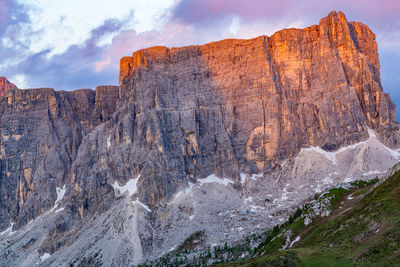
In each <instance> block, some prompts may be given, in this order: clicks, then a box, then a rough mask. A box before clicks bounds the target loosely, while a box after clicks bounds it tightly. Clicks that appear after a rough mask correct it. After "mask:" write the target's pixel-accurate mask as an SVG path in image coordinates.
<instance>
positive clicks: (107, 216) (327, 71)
mask: <svg viewBox="0 0 400 267" xmlns="http://www.w3.org/2000/svg"><path fill="white" fill-rule="evenodd" d="M119 80H120V85H119V87H115V86H100V87H98V88H97V89H96V90H95V91H92V90H89V89H82V90H76V91H72V92H64V91H54V90H53V89H31V90H11V91H7V92H6V93H5V95H4V96H3V97H0V118H1V120H0V126H1V142H0V148H1V158H0V163H1V164H0V192H1V198H0V231H4V230H6V229H7V228H8V227H10V225H11V227H12V228H11V229H9V230H6V231H5V232H4V233H11V232H12V231H16V230H19V231H20V232H18V233H19V234H15V235H14V237H13V236H12V235H11V239H10V240H13V241H10V240H8V239H4V240H8V241H4V243H2V245H3V246H2V248H4V249H5V251H8V252H7V253H5V254H3V255H0V262H3V263H7V264H10V263H19V264H22V263H24V264H28V263H32V262H35V261H37V260H38V255H43V253H49V254H52V255H53V254H54V253H58V255H59V257H58V261H57V260H54V261H49V262H48V263H52V264H54V265H57V264H62V261H63V259H71V255H74V257H76V258H77V261H76V262H79V260H82V258H83V257H86V256H88V255H102V257H103V258H102V261H103V262H108V263H109V264H117V263H118V264H122V265H124V264H125V265H129V264H136V263H138V262H140V261H141V260H142V259H144V258H152V257H155V256H157V255H160V254H162V253H165V252H166V251H168V249H166V248H167V247H168V246H169V248H170V247H172V246H176V245H177V243H178V242H183V241H184V239H185V238H186V237H187V235H190V234H191V233H192V232H191V231H197V230H199V229H200V228H202V229H204V230H205V232H206V233H207V232H208V233H213V235H210V236H209V242H210V244H212V242H214V243H215V242H217V243H218V242H222V243H223V242H225V241H223V239H222V238H232V239H233V240H234V239H235V238H237V237H238V236H239V235H241V234H243V233H241V231H239V232H235V231H236V230H235V231H233V230H232V232H229V231H228V232H229V233H225V232H221V226H223V225H230V226H231V227H233V228H232V229H243V226H244V225H243V222H245V223H246V224H247V226H246V227H247V228H248V229H245V231H248V232H250V231H255V228H251V227H249V225H252V224H254V225H258V227H260V224H262V223H264V224H266V222H267V225H266V226H265V227H266V228H268V227H270V226H271V225H274V224H276V223H278V222H279V220H278V219H279V218H278V217H276V218H275V217H272V216H278V215H279V214H281V213H282V211H283V210H286V209H288V208H290V207H293V206H294V205H296V204H298V203H300V202H301V201H303V200H304V199H305V198H307V197H309V196H311V195H312V194H313V193H315V192H319V191H320V190H322V189H323V188H325V187H327V186H332V185H334V184H335V183H339V182H342V181H343V180H345V179H350V180H351V179H356V178H359V177H362V176H363V175H365V178H367V177H370V176H371V175H377V174H383V173H384V171H385V170H386V169H388V168H389V167H390V165H392V164H394V163H395V162H396V161H397V160H398V158H399V154H398V152H397V151H395V150H392V149H394V148H397V147H398V146H399V140H400V139H399V132H398V125H397V122H396V118H395V107H394V104H393V103H392V101H391V100H390V97H389V95H387V94H385V93H384V92H383V90H382V86H381V81H380V75H379V59H378V53H377V44H376V41H375V35H374V33H373V32H372V31H371V30H370V29H369V28H368V27H367V26H365V25H364V24H361V23H358V22H348V21H347V20H346V18H345V16H344V14H343V13H341V12H338V13H336V12H332V13H330V14H329V15H328V16H327V17H325V18H323V19H322V20H321V21H320V23H319V25H314V26H311V27H308V28H305V29H287V30H282V31H279V32H277V33H275V34H274V35H272V36H270V37H268V36H260V37H257V38H255V39H250V40H223V41H219V42H215V43H210V44H205V45H202V46H189V47H182V48H171V49H169V48H166V47H152V48H148V49H143V50H140V51H137V52H135V53H134V54H133V56H132V57H125V58H122V60H121V70H120V78H119ZM375 133H376V135H375ZM385 145H386V146H385ZM310 147H311V148H310ZM389 147H390V148H392V149H390V148H389ZM375 159H376V160H375ZM321 166H322V167H321ZM206 177H207V178H206ZM218 177H221V178H225V179H219V178H218ZM204 178H206V179H204ZM324 179H325V180H324ZM218 183H220V184H218ZM221 184H222V185H221ZM303 186H304V188H303V189H302V192H298V191H296V190H294V189H293V188H302V187H303ZM268 194H270V197H271V198H273V200H271V203H270V204H265V203H266V202H265V196H266V195H268ZM289 196H290V201H289ZM251 203H253V204H251ZM249 205H250V206H249ZM257 205H258V206H257ZM263 205H269V206H263ZM249 207H250V208H251V211H252V212H253V211H254V214H252V215H251V217H248V216H247V211H246V210H248V209H249ZM228 210H230V211H229V212H231V211H238V212H237V216H239V217H240V218H239V217H235V216H234V215H232V214H233V213H234V212H233V213H231V214H230V215H229V214H226V213H223V212H225V211H228ZM243 210H244V211H245V212H243ZM202 214H203V215H202ZM253 215H254V216H253ZM193 218H194V219H193ZM232 218H234V219H232ZM271 218H275V219H271ZM171 222H174V224H175V225H171ZM177 225H179V229H175V228H177V227H178V226H177ZM196 227H197V228H198V229H197V228H196ZM246 227H245V228H246ZM110 229H112V234H111V232H109V231H111V230H110ZM7 231H8V232H7ZM10 231H11V232H10ZM29 233H30V234H29ZM5 235H6V234H5ZM27 236H35V237H34V238H33V237H32V238H33V239H34V240H33V241H32V240H30V239H29V240H28V239H27ZM7 238H8V237H7ZM104 240H109V241H107V242H111V241H110V240H113V241H112V242H114V243H112V244H113V245H112V246H107V245H105V244H107V242H106V243H104V242H105V241H104ZM2 242H3V241H2ZM174 242H175V243H174ZM22 247H23V250H24V251H25V252H24V253H25V254H26V255H25V254H24V255H25V256H23V257H22V256H21V257H19V256H16V255H17V254H16V253H17V251H19V250H21V248H22ZM99 251H100V252H99ZM101 251H103V252H101ZM106 251H113V252H112V253H111V252H106ZM21 255H22V254H21ZM127 255H131V256H132V255H133V256H132V259H127V258H126V256H127ZM96 257H97V256H96ZM118 257H119V259H118V260H117V258H118ZM78 259H79V260H78ZM121 259H126V262H121ZM64 263H65V262H64Z"/></svg>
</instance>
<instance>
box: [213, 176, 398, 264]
mask: <svg viewBox="0 0 400 267" xmlns="http://www.w3.org/2000/svg"><path fill="white" fill-rule="evenodd" d="M377 182H378V179H374V180H372V181H369V182H363V181H358V182H354V183H352V184H351V186H350V187H336V188H334V189H331V190H330V191H329V192H327V193H324V194H322V195H317V196H316V197H315V199H314V200H313V201H311V202H310V203H309V204H307V205H305V206H304V207H303V208H302V209H299V210H298V211H296V213H295V214H293V215H292V216H291V218H290V219H289V220H288V221H287V222H286V223H284V224H282V225H280V226H276V227H275V228H274V229H273V230H272V231H270V233H269V234H268V235H267V236H266V238H265V240H264V242H262V243H261V244H260V246H258V248H257V249H256V251H255V254H254V258H253V259H249V260H246V261H239V262H233V263H225V264H220V266H399V265H400V171H397V172H396V173H394V175H393V176H391V177H390V178H388V179H387V180H386V181H384V182H383V183H381V184H377ZM318 214H319V215H318ZM322 215H324V216H322ZM307 218H311V219H310V223H308V224H307V225H306V224H305V223H304V222H305V220H306V219H307ZM296 238H297V240H298V241H297V242H293V241H294V240H296Z"/></svg>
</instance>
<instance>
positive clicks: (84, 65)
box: [7, 19, 124, 90]
mask: <svg viewBox="0 0 400 267" xmlns="http://www.w3.org/2000/svg"><path fill="white" fill-rule="evenodd" d="M123 24H124V21H123V20H116V19H108V20H106V21H105V22H104V23H103V24H102V25H101V26H99V27H97V28H95V29H93V30H92V31H91V33H90V37H89V38H88V39H87V40H86V41H85V42H84V43H83V44H82V45H71V46H70V47H69V48H68V49H67V50H66V51H65V52H64V53H61V54H56V55H52V56H49V54H50V53H51V52H52V51H51V49H45V50H42V51H40V52H37V53H33V54H31V55H29V56H28V57H26V58H24V59H23V60H22V61H20V62H18V64H15V65H12V66H8V68H7V71H8V73H11V74H12V75H11V76H14V75H15V76H16V77H24V78H25V81H28V84H29V85H30V86H31V87H54V88H56V89H67V90H70V89H75V88H83V87H95V86H96V85H99V82H102V83H109V84H115V81H116V77H117V75H118V74H117V73H118V70H117V69H115V68H106V69H104V70H102V71H96V70H95V69H94V67H93V66H94V62H96V61H97V60H98V59H99V58H101V57H102V53H103V52H104V49H105V47H106V46H99V45H98V42H99V41H100V40H101V39H102V38H103V37H104V36H107V35H108V34H111V33H113V32H116V31H118V30H119V29H120V28H121V27H122V26H123ZM18 75H20V76H18ZM21 75H23V76H21Z"/></svg>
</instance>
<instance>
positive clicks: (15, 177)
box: [0, 86, 118, 229]
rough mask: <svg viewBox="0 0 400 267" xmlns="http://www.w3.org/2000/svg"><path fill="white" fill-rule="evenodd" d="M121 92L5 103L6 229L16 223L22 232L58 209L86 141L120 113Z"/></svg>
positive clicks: (0, 204)
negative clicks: (57, 202) (61, 192)
mask: <svg viewBox="0 0 400 267" xmlns="http://www.w3.org/2000/svg"><path fill="white" fill-rule="evenodd" d="M117 88H118V87H115V86H105V87H98V88H97V89H96V91H95V92H94V91H92V90H86V89H83V90H77V91H73V92H64V91H54V90H53V89H47V88H42V89H29V90H12V91H7V92H6V93H5V95H4V97H1V98H0V116H1V120H0V125H1V141H0V148H1V158H0V163H1V164H0V177H1V182H0V192H1V198H0V216H1V217H0V218H1V219H0V228H1V229H4V228H6V227H7V226H8V225H9V224H10V221H11V222H14V223H15V224H16V225H15V227H17V228H18V227H20V226H22V225H24V224H26V223H27V222H29V221H31V220H33V219H34V218H36V217H37V216H38V215H40V214H42V213H43V212H44V211H46V210H48V209H50V208H51V207H53V206H54V202H55V200H56V198H57V194H56V187H62V186H63V185H64V184H65V183H67V182H68V181H69V179H70V173H71V165H72V163H73V162H74V160H75V158H76V155H77V152H78V148H79V146H80V144H81V141H82V138H83V136H86V135H87V134H88V133H89V132H90V131H92V130H93V128H94V127H96V126H97V125H99V124H100V123H102V122H104V121H106V120H108V119H109V117H110V116H111V114H113V112H114V111H115V102H116V96H117V92H118V90H117ZM113 97H114V99H112V98H113Z"/></svg>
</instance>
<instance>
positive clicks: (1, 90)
mask: <svg viewBox="0 0 400 267" xmlns="http://www.w3.org/2000/svg"><path fill="white" fill-rule="evenodd" d="M10 89H18V88H17V86H15V84H13V83H10V82H9V81H8V80H7V78H6V77H4V76H1V77H0V96H3V95H4V94H5V92H6V91H7V90H10Z"/></svg>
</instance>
